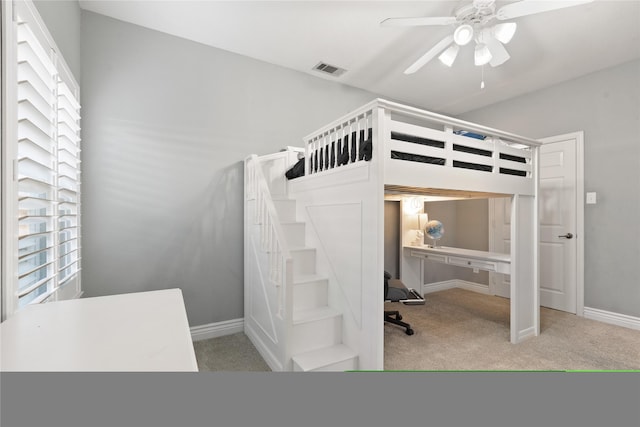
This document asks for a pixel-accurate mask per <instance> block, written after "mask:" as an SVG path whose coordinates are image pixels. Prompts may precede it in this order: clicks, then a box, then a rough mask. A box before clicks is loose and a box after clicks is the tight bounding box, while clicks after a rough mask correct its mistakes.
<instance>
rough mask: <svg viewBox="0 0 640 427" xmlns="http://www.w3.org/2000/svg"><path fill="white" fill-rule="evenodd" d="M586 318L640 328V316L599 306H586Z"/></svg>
mask: <svg viewBox="0 0 640 427" xmlns="http://www.w3.org/2000/svg"><path fill="white" fill-rule="evenodd" d="M584 317H585V318H586V319H592V320H598V321H600V322H604V323H610V324H612V325H617V326H624V327H625V328H630V329H636V330H640V317H634V316H628V315H626V314H620V313H613V312H611V311H605V310H599V309H597V308H590V307H585V308H584Z"/></svg>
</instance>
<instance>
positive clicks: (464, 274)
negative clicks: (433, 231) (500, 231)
mask: <svg viewBox="0 0 640 427" xmlns="http://www.w3.org/2000/svg"><path fill="white" fill-rule="evenodd" d="M424 211H425V212H426V213H427V214H428V215H429V220H433V219H437V220H438V221H440V222H442V225H443V226H444V235H443V236H442V239H440V240H438V245H441V246H451V247H455V248H464V249H475V250H479V251H486V250H489V203H488V200H486V199H472V200H450V201H442V202H427V203H425V204H424ZM425 242H426V243H427V244H431V243H433V241H432V240H431V239H430V238H429V237H425ZM424 277H425V280H424V281H425V283H434V282H441V281H445V280H452V279H460V280H466V281H469V282H474V283H480V284H483V285H488V284H489V274H488V273H487V272H486V271H479V272H478V273H474V272H473V270H471V269H468V268H464V267H455V266H452V265H447V264H441V263H437V262H431V261H425V270H424Z"/></svg>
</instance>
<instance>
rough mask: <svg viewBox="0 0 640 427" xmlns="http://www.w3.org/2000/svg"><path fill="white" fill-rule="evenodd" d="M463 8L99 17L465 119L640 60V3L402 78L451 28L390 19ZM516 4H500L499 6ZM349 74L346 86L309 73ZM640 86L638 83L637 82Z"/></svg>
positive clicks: (285, 7)
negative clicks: (497, 53)
mask: <svg viewBox="0 0 640 427" xmlns="http://www.w3.org/2000/svg"><path fill="white" fill-rule="evenodd" d="M470 1H471V0H464V1H462V2H459V1H414V2H402V1H302V0H298V1H280V2H276V1H202V0H201V1H190V0H179V1H166V0H164V1H149V0H144V1H142V0H135V1H115V0H111V1H99V0H80V6H81V7H82V8H83V9H85V10H89V11H92V12H96V13H100V14H103V15H107V16H110V17H113V18H116V19H119V20H122V21H126V22H130V23H133V24H137V25H141V26H143V27H147V28H151V29H154V30H158V31H162V32H165V33H168V34H172V35H175V36H179V37H183V38H186V39H190V40H194V41H197V42H200V43H204V44H207V45H211V46H214V47H217V48H220V49H224V50H227V51H230V52H235V53H238V54H241V55H245V56H249V57H252V58H256V59H259V60H262V61H266V62H269V63H272V64H277V65H281V66H283V67H287V68H291V69H294V70H298V71H301V72H304V73H308V74H312V75H316V76H319V77H321V78H326V79H329V80H334V81H338V82H341V83H344V84H347V85H351V86H355V87H358V88H362V89H366V90H369V91H371V92H373V93H376V94H379V95H381V96H382V97H385V98H389V99H394V100H397V101H401V102H404V103H408V104H411V105H415V106H419V107H422V108H425V109H429V110H432V111H437V112H440V113H444V114H460V113H463V112H466V111H470V110H473V109H476V108H480V107H482V106H485V105H489V104H492V103H495V102H498V101H501V100H505V99H508V98H511V97H514V96H518V95H521V94H524V93H526V92H531V91H535V90H538V89H541V88H543V87H547V86H551V85H553V84H556V83H559V82H562V81H566V80H569V79H573V78H576V77H578V76H581V75H585V74H588V73H591V72H593V71H597V70H601V69H604V68H608V67H611V66H614V65H617V64H621V63H624V62H627V61H630V60H633V59H637V58H640V0H620V1H616V0H596V1H595V2H593V3H588V4H584V5H580V6H576V7H570V8H565V9H561V10H556V11H551V12H545V13H541V14H537V15H531V16H525V17H521V18H518V19H515V20H514V22H517V23H518V30H517V32H516V35H515V37H514V38H513V40H512V41H511V43H509V44H508V45H506V47H507V49H508V51H509V53H510V55H511V59H510V60H509V61H507V62H506V63H505V64H503V65H501V66H499V67H496V68H493V67H490V66H488V65H487V66H485V67H483V68H484V80H485V83H486V87H485V89H483V90H481V89H480V81H481V68H482V67H476V66H474V65H473V48H472V46H471V44H469V45H467V46H465V47H463V48H461V50H460V53H459V55H458V58H457V59H456V62H455V63H454V65H453V67H452V68H448V67H446V66H445V65H443V64H442V63H440V61H438V60H437V59H436V60H433V61H431V62H430V63H428V64H427V65H426V66H425V67H424V68H422V69H421V70H420V71H418V72H417V73H415V74H413V75H405V74H403V71H404V70H405V69H406V68H407V67H408V66H409V65H410V64H412V63H413V62H414V61H415V60H416V59H417V58H418V57H420V56H421V55H422V54H424V53H425V52H426V51H427V50H428V49H430V48H431V47H432V46H433V45H434V44H435V43H437V42H438V41H439V40H440V39H442V38H443V37H444V36H446V35H448V34H450V33H451V32H452V31H453V28H452V27H450V26H440V27H433V26H430V27H412V28H397V27H394V28H390V27H381V26H380V22H381V21H382V20H384V19H385V18H388V17H405V16H406V17H420V16H451V14H452V11H453V9H454V8H455V7H457V6H459V5H460V4H466V3H470ZM510 2H511V1H497V7H500V6H501V5H503V4H507V3H510ZM319 61H324V62H327V63H329V64H332V65H336V66H339V67H342V68H346V69H347V70H348V71H347V72H346V73H345V74H343V75H342V76H340V77H331V76H324V75H322V74H320V73H318V72H317V71H312V67H313V66H315V65H316V64H317V63H318V62H319ZM639 79H640V77H639Z"/></svg>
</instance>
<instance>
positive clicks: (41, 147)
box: [13, 5, 81, 308]
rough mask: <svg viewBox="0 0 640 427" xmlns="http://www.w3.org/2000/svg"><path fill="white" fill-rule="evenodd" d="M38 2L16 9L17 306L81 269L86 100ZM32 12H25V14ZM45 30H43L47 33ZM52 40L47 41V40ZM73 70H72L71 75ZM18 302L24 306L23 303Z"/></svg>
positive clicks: (41, 295) (34, 299) (54, 289)
mask: <svg viewBox="0 0 640 427" xmlns="http://www.w3.org/2000/svg"><path fill="white" fill-rule="evenodd" d="M33 13H34V9H33V6H32V5H31V8H24V9H22V8H20V7H19V8H17V10H15V11H14V21H15V22H14V25H15V33H14V34H15V42H16V51H15V54H16V59H17V64H16V65H17V68H16V72H15V76H16V80H17V117H16V118H17V127H16V131H15V135H16V138H17V162H16V165H14V167H15V169H16V174H15V175H17V201H18V202H17V208H18V215H17V216H18V224H17V228H18V233H17V234H18V245H17V258H18V259H17V285H16V286H14V288H15V289H13V290H14V295H15V297H16V298H17V304H14V307H15V308H20V307H23V306H25V305H27V304H30V303H38V302H42V301H43V300H45V299H47V298H48V297H50V296H52V295H54V294H55V293H57V292H58V291H59V290H60V289H61V288H62V287H63V286H64V285H65V284H67V282H69V281H71V280H72V279H76V282H77V283H75V284H74V286H73V287H75V288H77V289H76V291H75V292H72V294H77V293H78V292H79V278H78V276H79V271H80V261H81V257H80V250H81V247H80V125H79V123H80V104H79V102H78V96H77V92H78V89H77V87H75V88H71V87H70V85H69V84H68V83H67V82H66V81H65V80H67V81H69V82H70V84H72V85H73V82H74V81H73V79H72V78H71V80H69V78H68V77H67V76H68V75H70V73H68V72H66V70H65V69H63V68H61V65H63V64H64V62H63V61H62V60H61V58H60V57H59V56H57V54H56V51H55V50H54V48H53V47H52V46H51V45H50V44H49V43H47V38H50V36H48V35H43V34H41V32H42V27H41V24H40V25H38V24H39V22H34V21H38V20H37V19H36V18H34V15H33ZM23 14H24V15H23ZM39 32H40V33H39ZM43 41H44V42H43ZM65 72H66V74H65ZM16 306H17V307H16Z"/></svg>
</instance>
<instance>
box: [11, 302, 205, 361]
mask: <svg viewBox="0 0 640 427" xmlns="http://www.w3.org/2000/svg"><path fill="white" fill-rule="evenodd" d="M0 342H1V344H2V350H1V355H2V358H1V359H0V370H2V371H197V370H198V365H197V362H196V357H195V352H194V349H193V342H192V340H191V333H190V331H189V324H188V321H187V314H186V310H185V307H184V300H183V298H182V291H181V290H180V289H167V290H161V291H151V292H138V293H130V294H121V295H113V296H105V297H96V298H83V299H76V300H69V301H59V302H52V303H46V304H38V305H33V306H28V307H26V308H24V309H23V310H20V311H18V312H17V313H15V314H14V315H13V316H12V317H10V318H9V319H7V320H6V321H4V322H3V323H2V324H0Z"/></svg>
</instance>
